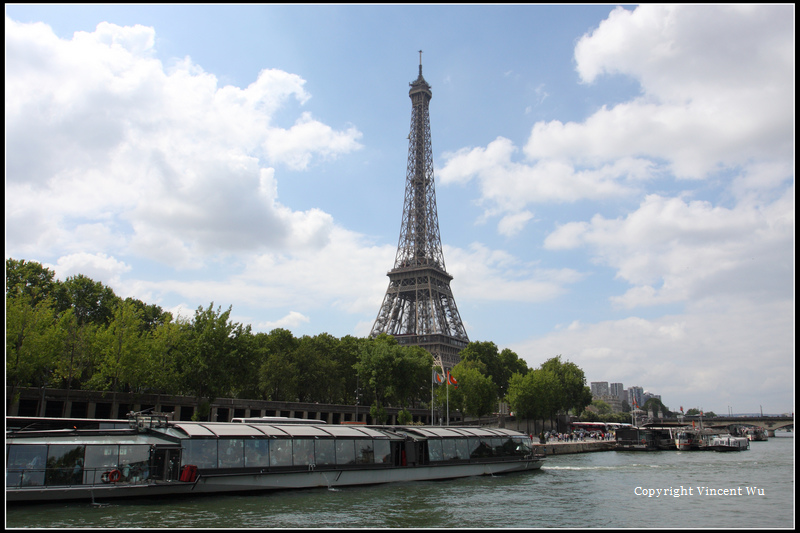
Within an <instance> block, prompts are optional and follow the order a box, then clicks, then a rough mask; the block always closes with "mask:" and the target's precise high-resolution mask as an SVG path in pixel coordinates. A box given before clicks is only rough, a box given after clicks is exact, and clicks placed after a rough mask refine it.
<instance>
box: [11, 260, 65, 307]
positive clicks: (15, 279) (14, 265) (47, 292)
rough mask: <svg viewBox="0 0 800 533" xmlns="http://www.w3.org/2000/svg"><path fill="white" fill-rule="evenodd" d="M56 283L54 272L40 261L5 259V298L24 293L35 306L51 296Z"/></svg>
mask: <svg viewBox="0 0 800 533" xmlns="http://www.w3.org/2000/svg"><path fill="white" fill-rule="evenodd" d="M56 283H57V282H56V281H55V272H53V271H52V270H50V269H49V268H45V267H43V266H42V265H41V264H40V263H37V262H35V261H30V262H27V261H25V260H24V259H22V260H16V259H11V258H9V259H6V298H14V297H16V296H19V295H23V294H25V295H27V296H29V297H30V303H31V305H33V306H35V305H37V304H38V303H39V302H41V301H42V300H44V299H46V298H48V297H51V296H53V290H54V288H55V286H56Z"/></svg>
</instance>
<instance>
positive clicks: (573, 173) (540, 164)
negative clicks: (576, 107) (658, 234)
mask: <svg viewBox="0 0 800 533" xmlns="http://www.w3.org/2000/svg"><path fill="white" fill-rule="evenodd" d="M575 60H576V65H577V70H578V73H579V74H580V76H581V78H582V80H583V81H584V82H586V83H590V82H592V83H600V82H601V81H602V79H601V78H602V76H604V75H606V76H607V75H611V74H615V75H623V76H627V77H630V78H633V79H635V80H637V81H638V82H639V83H640V84H641V87H642V95H641V96H640V97H637V98H634V99H632V100H630V101H627V102H622V103H619V104H617V105H614V106H613V107H607V106H603V107H601V108H600V109H598V110H597V111H596V112H594V113H593V114H591V115H590V116H589V117H587V118H586V120H584V121H583V122H568V123H562V122H561V121H558V120H553V121H549V122H544V121H542V122H537V123H536V124H535V125H534V126H533V128H532V130H531V135H530V137H529V138H528V139H527V142H526V143H525V144H524V147H523V149H522V153H521V154H518V153H517V152H518V151H517V148H516V146H515V145H514V142H513V141H511V140H509V139H506V138H503V137H498V138H497V139H496V140H495V141H492V142H491V143H489V144H488V145H487V146H486V147H485V148H484V147H477V148H465V149H462V150H459V151H457V152H454V153H449V154H446V155H445V164H444V167H443V168H442V169H441V170H439V171H438V172H437V176H439V177H440V179H441V180H442V182H443V183H459V184H464V183H467V182H468V181H470V180H472V179H477V181H478V182H479V184H480V192H481V200H480V203H481V205H483V206H484V208H485V210H486V211H485V216H500V217H501V218H502V217H504V216H506V214H507V213H508V214H511V215H514V214H516V213H520V212H522V211H523V210H525V209H526V207H528V206H530V205H531V204H534V203H543V202H575V201H578V200H584V199H589V200H603V199H613V198H626V197H627V198H629V197H630V196H631V195H632V194H641V193H642V191H643V187H644V186H645V185H646V184H648V183H649V182H651V181H653V180H654V179H655V178H659V179H661V178H664V177H666V176H669V175H672V176H674V177H676V178H692V179H702V178H707V177H709V176H713V175H716V174H717V173H719V172H720V171H726V172H727V173H728V174H729V175H732V177H733V182H734V187H733V188H732V191H733V192H735V193H737V195H738V194H748V195H752V194H758V193H756V192H755V191H757V190H761V191H763V190H764V189H775V188H780V187H782V186H784V185H785V183H786V182H787V180H788V179H789V178H790V177H791V176H792V174H793V156H794V112H793V102H794V27H793V7H791V6H746V7H739V6H693V5H680V6H669V5H667V6H662V5H644V6H639V7H637V8H636V9H635V10H634V11H628V10H625V9H623V8H621V7H619V8H616V9H615V10H614V11H612V13H611V14H610V15H609V17H608V19H606V20H605V21H603V22H602V23H601V24H600V26H599V27H598V28H597V29H596V30H595V31H593V32H592V33H590V34H587V35H584V36H583V37H582V38H581V39H580V40H579V41H578V43H577V45H576V47H575ZM515 157H516V158H517V159H518V160H515ZM498 229H500V230H503V231H505V229H506V227H505V225H504V226H503V227H502V228H498Z"/></svg>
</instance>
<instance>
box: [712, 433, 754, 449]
mask: <svg viewBox="0 0 800 533" xmlns="http://www.w3.org/2000/svg"><path fill="white" fill-rule="evenodd" d="M707 446H708V448H709V449H711V450H714V451H715V452H738V451H742V450H749V449H750V441H749V440H748V439H747V437H734V436H733V435H727V434H724V435H714V436H712V437H711V439H709V441H708V445H707Z"/></svg>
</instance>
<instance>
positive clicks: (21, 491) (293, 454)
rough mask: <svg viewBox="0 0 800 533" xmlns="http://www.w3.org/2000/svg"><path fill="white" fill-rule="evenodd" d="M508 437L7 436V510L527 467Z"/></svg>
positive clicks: (222, 431) (352, 433) (152, 425)
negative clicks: (28, 504) (57, 503)
mask: <svg viewBox="0 0 800 533" xmlns="http://www.w3.org/2000/svg"><path fill="white" fill-rule="evenodd" d="M542 462H543V457H542V456H538V455H534V451H533V447H532V445H531V440H530V437H529V436H528V435H524V434H522V433H519V432H517V431H512V430H508V429H488V428H478V427H435V426H356V425H328V424H324V423H313V422H312V423H297V420H294V421H291V420H288V419H287V420H285V421H282V420H276V419H275V418H272V419H269V420H265V421H261V420H258V419H256V420H253V419H248V420H244V421H242V422H237V423H216V422H171V421H169V420H168V419H167V417H166V416H159V415H152V416H146V417H142V416H139V417H136V418H132V419H131V420H130V423H129V426H128V427H125V428H114V429H111V428H109V429H58V430H27V431H26V430H18V431H11V432H7V433H6V501H7V502H9V503H11V502H35V501H61V500H81V499H85V500H89V499H91V500H92V501H94V500H95V499H107V498H118V497H124V498H130V497H135V496H148V497H153V496H163V495H177V494H209V493H223V492H237V491H261V490H276V489H300V488H312V487H340V486H347V485H366V484H378V483H391V482H397V481H420V480H441V479H451V478H459V477H468V476H479V475H494V474H503V473H508V472H518V471H525V470H536V469H539V468H540V467H541V465H542Z"/></svg>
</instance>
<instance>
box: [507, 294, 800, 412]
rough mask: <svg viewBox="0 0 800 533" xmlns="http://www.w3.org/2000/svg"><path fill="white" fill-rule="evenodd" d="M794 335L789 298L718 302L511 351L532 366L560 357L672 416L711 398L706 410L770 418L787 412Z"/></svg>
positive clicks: (574, 330) (569, 332) (579, 327)
mask: <svg viewBox="0 0 800 533" xmlns="http://www.w3.org/2000/svg"><path fill="white" fill-rule="evenodd" d="M793 328H794V302H793V301H792V300H791V299H790V298H787V299H784V300H783V301H779V302H762V303H756V304H755V305H754V304H753V302H752V301H749V300H743V299H740V298H737V297H735V296H733V297H717V298H713V299H711V298H709V299H705V300H703V301H701V302H697V303H694V304H692V305H691V306H689V308H688V309H687V311H686V313H685V314H682V315H677V316H664V317H661V318H657V319H651V320H647V319H642V318H639V317H635V316H631V317H628V318H625V319H620V320H614V321H604V322H599V323H596V324H580V323H578V324H572V325H571V326H570V327H565V328H562V329H561V330H559V331H555V332H553V333H551V334H549V335H546V336H544V337H541V338H538V339H532V340H529V341H526V342H523V343H519V344H516V345H514V346H511V349H513V350H514V351H515V352H517V353H518V354H519V355H520V357H522V358H523V359H525V360H526V361H527V362H528V365H529V366H531V367H537V366H539V365H540V364H541V363H543V362H544V361H545V360H547V359H549V358H550V357H554V356H556V355H559V354H560V355H562V359H565V360H569V361H573V362H576V363H578V364H579V366H580V367H581V368H582V369H583V370H584V372H585V374H586V379H587V382H590V381H614V382H621V383H623V385H624V386H625V387H629V386H632V385H639V386H643V387H645V388H646V389H650V390H651V391H655V392H657V393H658V394H661V396H662V398H663V399H664V402H665V403H666V404H667V406H668V407H670V408H672V409H677V407H678V405H681V404H682V405H684V406H697V407H701V406H702V405H703V404H702V402H703V399H705V401H709V400H710V399H711V400H712V401H713V405H709V404H708V403H707V404H705V407H706V408H715V409H719V408H721V406H724V405H726V404H727V405H735V406H736V407H737V409H739V410H740V411H744V412H748V411H757V410H758V405H759V404H762V405H763V406H764V411H765V412H769V409H774V410H778V409H785V408H786V407H785V405H786V403H785V402H786V391H787V390H793V388H794V375H795V372H794V359H793V357H792V354H793V353H794V339H793V337H794V335H793ZM754 359H757V361H758V364H753V363H752V361H753V360H754ZM743 369H746V370H744V371H743ZM750 391H758V393H757V396H756V395H754V394H752V393H751V392H750Z"/></svg>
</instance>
